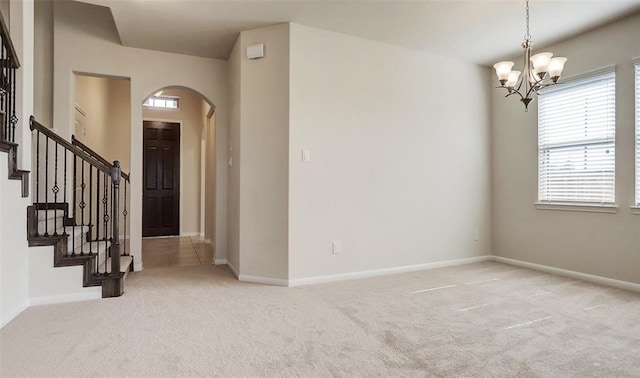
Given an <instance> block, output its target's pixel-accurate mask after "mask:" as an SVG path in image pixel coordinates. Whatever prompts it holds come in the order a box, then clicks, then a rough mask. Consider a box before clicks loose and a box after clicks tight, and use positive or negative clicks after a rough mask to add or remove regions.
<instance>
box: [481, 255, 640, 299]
mask: <svg viewBox="0 0 640 378" xmlns="http://www.w3.org/2000/svg"><path fill="white" fill-rule="evenodd" d="M491 259H492V260H493V261H496V262H500V263H503V264H508V265H514V266H519V267H522V268H528V269H532V270H538V271H541V272H545V273H551V274H557V275H559V276H565V277H571V278H575V279H578V280H583V281H589V282H593V283H597V284H600V285H606V286H612V287H616V288H618V289H625V290H631V291H637V292H640V284H637V283H633V282H627V281H620V280H614V279H613V278H607V277H602V276H595V275H593V274H587V273H581V272H576V271H573V270H567V269H560V268H554V267H552V266H548V265H541V264H535V263H530V262H527V261H521V260H514V259H509V258H506V257H501V256H492V258H491Z"/></svg>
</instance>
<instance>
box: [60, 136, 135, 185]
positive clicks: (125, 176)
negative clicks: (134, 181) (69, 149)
mask: <svg viewBox="0 0 640 378" xmlns="http://www.w3.org/2000/svg"><path fill="white" fill-rule="evenodd" d="M71 144H73V145H74V146H78V147H79V148H80V149H82V150H83V151H84V152H86V153H87V154H89V155H90V156H91V157H92V158H94V159H96V160H98V161H99V162H101V163H102V164H104V165H106V166H108V167H113V164H111V163H110V162H109V161H108V160H107V159H105V158H103V157H102V156H100V154H98V153H97V152H95V151H94V150H92V149H91V148H90V147H89V146H87V145H86V144H84V143H82V142H81V141H79V140H78V139H76V137H75V135H71ZM120 176H121V177H122V178H123V179H125V180H127V182H128V181H129V175H128V174H126V173H124V172H122V171H121V173H120Z"/></svg>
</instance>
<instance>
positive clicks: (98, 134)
mask: <svg viewBox="0 0 640 378" xmlns="http://www.w3.org/2000/svg"><path fill="white" fill-rule="evenodd" d="M75 79H76V85H75V94H76V100H75V103H76V104H77V105H78V106H79V107H80V108H81V109H82V110H83V111H84V112H85V113H86V116H85V117H83V118H85V121H84V128H85V134H86V135H85V137H84V143H85V144H86V145H87V146H88V147H90V148H91V149H92V150H94V151H95V152H97V153H98V154H99V155H101V156H102V157H104V158H105V159H106V160H107V161H109V162H113V161H115V160H118V161H120V166H121V167H122V170H123V171H124V172H129V171H130V167H131V125H130V123H129V122H130V119H131V82H130V81H129V80H127V79H115V78H104V77H94V76H84V75H76V76H75ZM77 137H78V138H79V139H80V140H82V138H81V137H80V136H77Z"/></svg>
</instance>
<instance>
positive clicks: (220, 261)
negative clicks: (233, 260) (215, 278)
mask: <svg viewBox="0 0 640 378" xmlns="http://www.w3.org/2000/svg"><path fill="white" fill-rule="evenodd" d="M213 264H214V265H227V259H214V260H213Z"/></svg>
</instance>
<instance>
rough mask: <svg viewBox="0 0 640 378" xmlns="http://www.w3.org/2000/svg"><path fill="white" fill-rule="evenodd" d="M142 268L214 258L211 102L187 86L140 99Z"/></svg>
mask: <svg viewBox="0 0 640 378" xmlns="http://www.w3.org/2000/svg"><path fill="white" fill-rule="evenodd" d="M142 107H143V109H142V118H143V123H142V125H140V126H141V127H142V128H143V141H142V146H140V148H142V151H143V159H142V163H143V167H142V171H143V174H142V181H143V185H142V192H143V193H142V194H143V203H142V236H143V241H142V259H143V260H144V265H145V268H154V267H169V266H185V265H195V264H211V263H213V258H214V255H213V243H212V240H213V234H214V219H215V186H216V185H215V181H216V180H215V157H214V156H215V145H214V143H215V141H214V125H215V118H214V113H215V106H214V105H213V104H212V103H211V101H209V100H208V99H207V98H206V97H204V96H202V95H201V94H200V93H198V92H197V91H194V90H193V89H190V88H186V87H179V86H171V87H164V88H159V89H158V90H157V91H155V92H153V93H152V94H150V95H149V96H148V97H147V98H146V99H145V100H144V103H143V104H142Z"/></svg>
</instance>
